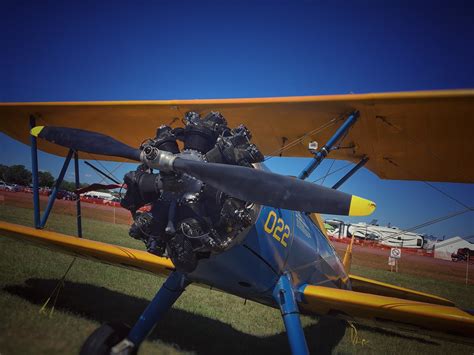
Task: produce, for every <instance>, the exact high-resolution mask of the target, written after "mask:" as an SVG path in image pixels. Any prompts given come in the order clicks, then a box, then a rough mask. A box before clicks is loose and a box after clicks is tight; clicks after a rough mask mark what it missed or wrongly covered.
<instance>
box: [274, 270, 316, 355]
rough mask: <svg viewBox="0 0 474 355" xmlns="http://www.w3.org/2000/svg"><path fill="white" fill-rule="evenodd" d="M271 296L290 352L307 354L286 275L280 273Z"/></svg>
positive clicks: (297, 310)
mask: <svg viewBox="0 0 474 355" xmlns="http://www.w3.org/2000/svg"><path fill="white" fill-rule="evenodd" d="M273 298H274V299H275V301H276V302H277V304H278V305H279V306H280V310H281V315H282V317H283V322H284V323H285V328H286V333H287V335H288V341H289V343H290V348H291V352H292V354H294V355H296V354H297V355H300V354H309V350H308V345H306V339H305V337H304V332H303V327H302V325H301V320H300V312H299V309H298V304H297V303H296V299H295V293H294V291H293V288H292V287H291V281H290V277H289V276H288V275H282V276H281V277H280V279H279V280H278V283H277V284H276V286H275V289H274V290H273Z"/></svg>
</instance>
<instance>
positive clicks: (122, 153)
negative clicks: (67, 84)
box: [31, 126, 140, 161]
mask: <svg viewBox="0 0 474 355" xmlns="http://www.w3.org/2000/svg"><path fill="white" fill-rule="evenodd" d="M31 134H32V135H33V136H35V137H38V138H43V139H45V140H47V141H49V142H51V143H55V144H58V145H61V146H63V147H66V148H70V149H74V150H79V151H81V152H87V153H92V154H101V155H109V156H115V157H122V158H126V159H131V160H137V161H140V150H139V149H135V148H132V147H130V146H129V145H126V144H124V143H122V142H119V141H118V140H116V139H114V138H112V137H109V136H106V135H105V134H101V133H95V132H90V131H85V130H83V129H77V128H67V127H48V126H46V127H45V126H36V127H34V128H33V129H32V130H31Z"/></svg>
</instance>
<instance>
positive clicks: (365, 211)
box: [349, 196, 377, 216]
mask: <svg viewBox="0 0 474 355" xmlns="http://www.w3.org/2000/svg"><path fill="white" fill-rule="evenodd" d="M376 207H377V205H376V204H375V202H373V201H370V200H366V199H365V198H361V197H359V196H352V199H351V206H350V207H349V216H368V215H370V214H372V213H373V212H374V211H375V208H376Z"/></svg>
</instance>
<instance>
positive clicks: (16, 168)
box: [5, 165, 31, 186]
mask: <svg viewBox="0 0 474 355" xmlns="http://www.w3.org/2000/svg"><path fill="white" fill-rule="evenodd" d="M5 181H6V182H8V183H10V184H18V185H24V186H28V185H29V184H30V183H31V171H29V170H28V169H26V168H25V166H24V165H12V166H10V167H9V168H8V169H7V170H6V171H5Z"/></svg>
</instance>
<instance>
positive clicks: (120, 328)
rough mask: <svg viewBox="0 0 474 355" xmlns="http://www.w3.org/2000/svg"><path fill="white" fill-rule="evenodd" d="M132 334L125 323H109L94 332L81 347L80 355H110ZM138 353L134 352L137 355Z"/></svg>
mask: <svg viewBox="0 0 474 355" xmlns="http://www.w3.org/2000/svg"><path fill="white" fill-rule="evenodd" d="M129 332H130V327H129V326H128V325H126V324H124V323H119V322H108V323H104V324H102V325H101V326H100V327H99V328H97V329H96V330H94V332H92V334H91V335H89V337H88V338H87V339H86V341H85V342H84V344H83V345H82V347H81V351H80V353H79V354H80V355H109V354H110V350H111V349H112V348H113V347H114V346H115V345H117V344H118V343H119V342H120V341H122V340H123V339H125V337H126V336H127V335H128V333H129ZM136 353H137V351H136V349H135V351H134V352H133V354H136Z"/></svg>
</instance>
